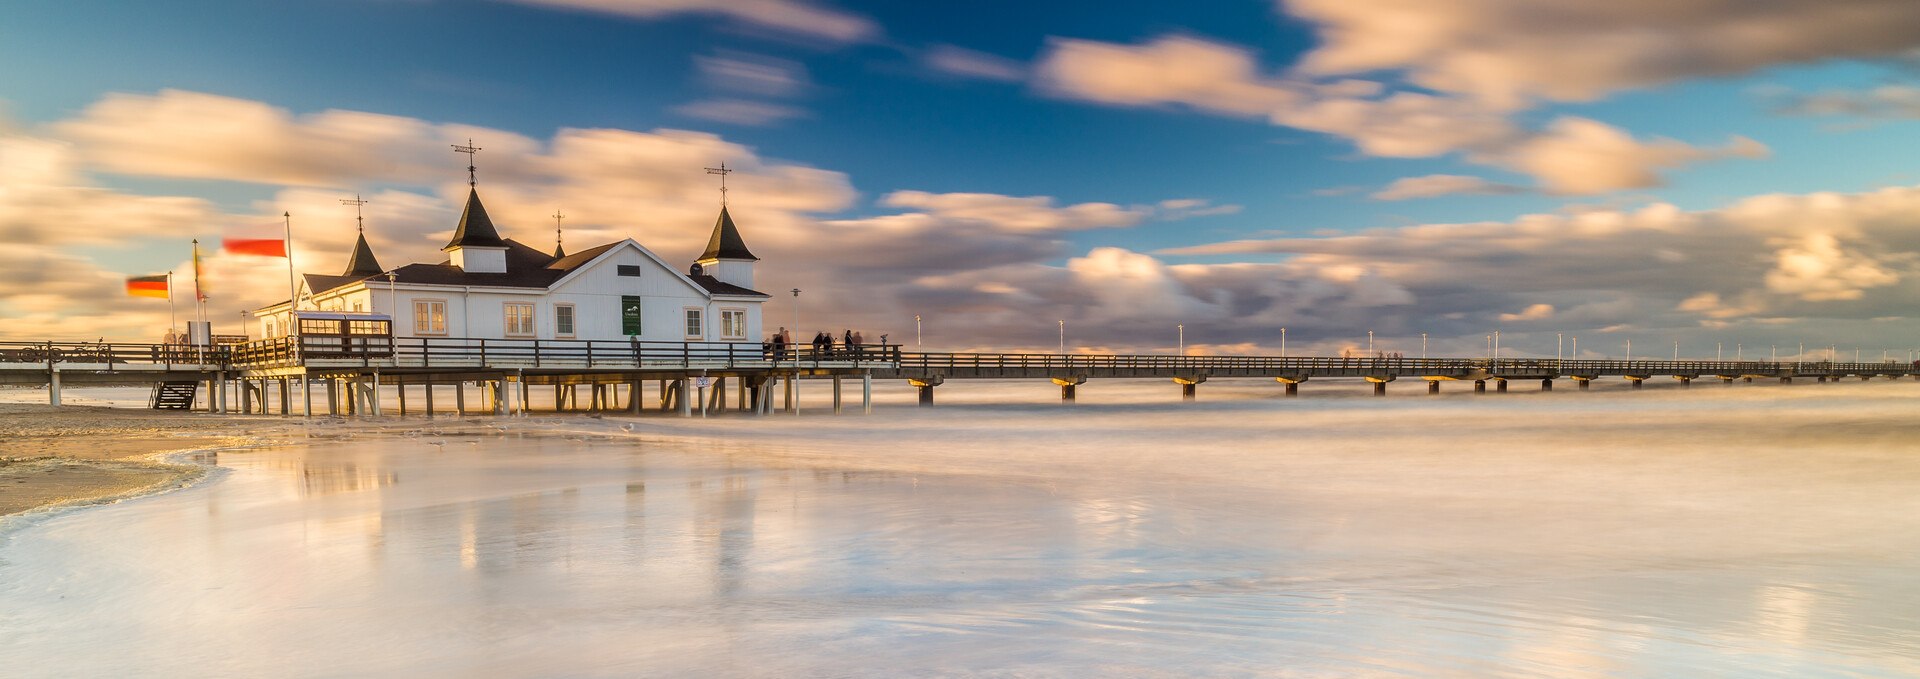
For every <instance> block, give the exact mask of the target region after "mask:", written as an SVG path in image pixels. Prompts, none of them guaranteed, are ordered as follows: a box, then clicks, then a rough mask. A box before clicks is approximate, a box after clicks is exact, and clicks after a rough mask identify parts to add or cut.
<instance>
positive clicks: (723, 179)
mask: <svg viewBox="0 0 1920 679" xmlns="http://www.w3.org/2000/svg"><path fill="white" fill-rule="evenodd" d="M707 174H717V175H720V207H726V206H727V175H730V174H733V170H729V169H727V163H726V162H725V161H721V163H720V167H709V168H707Z"/></svg>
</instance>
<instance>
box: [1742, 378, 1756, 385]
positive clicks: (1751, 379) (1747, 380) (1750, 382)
mask: <svg viewBox="0 0 1920 679" xmlns="http://www.w3.org/2000/svg"><path fill="white" fill-rule="evenodd" d="M1740 381H1741V382H1745V383H1747V384H1753V378H1752V377H1742V378H1740Z"/></svg>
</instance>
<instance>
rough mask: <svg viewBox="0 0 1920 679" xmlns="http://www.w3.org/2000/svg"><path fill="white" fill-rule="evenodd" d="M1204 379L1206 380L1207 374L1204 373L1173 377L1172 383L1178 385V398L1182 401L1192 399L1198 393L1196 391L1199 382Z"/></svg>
mask: <svg viewBox="0 0 1920 679" xmlns="http://www.w3.org/2000/svg"><path fill="white" fill-rule="evenodd" d="M1205 381H1207V376H1205V375H1194V376H1191V377H1175V378H1173V382H1174V384H1178V385H1180V400H1182V401H1191V400H1193V399H1194V397H1195V396H1197V395H1198V394H1197V392H1198V391H1199V387H1200V383H1201V382H1205Z"/></svg>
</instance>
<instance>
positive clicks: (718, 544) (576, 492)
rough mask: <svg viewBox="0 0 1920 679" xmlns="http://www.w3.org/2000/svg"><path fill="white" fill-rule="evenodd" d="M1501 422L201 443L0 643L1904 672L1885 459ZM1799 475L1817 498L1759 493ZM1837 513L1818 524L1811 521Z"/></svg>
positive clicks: (89, 536) (173, 649)
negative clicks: (909, 459) (1066, 445)
mask: <svg viewBox="0 0 1920 679" xmlns="http://www.w3.org/2000/svg"><path fill="white" fill-rule="evenodd" d="M1443 415H1445V416H1446V418H1453V417H1454V416H1453V414H1450V413H1446V414H1443ZM1137 416H1138V415H1137V413H1128V414H1125V415H1124V417H1125V418H1135V417H1137ZM1418 416H1419V414H1418V413H1415V414H1412V415H1407V416H1406V417H1407V418H1413V419H1417V417H1418ZM1235 417H1238V416H1235ZM1096 424H1104V426H1121V425H1122V423H1119V422H1116V421H1114V420H1106V421H1104V423H1100V422H1096ZM1213 424H1215V425H1216V426H1219V427H1230V426H1233V425H1232V423H1230V422H1215V423H1213ZM1332 424H1333V425H1334V426H1331V427H1330V430H1331V431H1338V432H1349V431H1351V429H1350V428H1343V427H1342V426H1340V423H1339V422H1334V423H1332ZM1091 427H1092V425H1089V428H1091ZM1082 434H1084V432H1082ZM1289 435H1290V436H1294V437H1297V436H1299V435H1300V433H1299V432H1289ZM926 436H927V437H928V438H929V439H941V438H942V437H945V436H946V434H945V433H936V434H928V435H926ZM1194 436H1195V437H1197V438H1202V439H1204V438H1206V437H1207V436H1211V434H1205V433H1198V434H1195V435H1194ZM1220 436H1221V438H1223V439H1226V438H1232V437H1228V436H1226V435H1220ZM1248 436H1249V434H1248V433H1247V432H1246V431H1245V430H1242V431H1241V432H1240V434H1239V437H1240V438H1241V439H1245V438H1246V437H1248ZM582 438H584V437H582ZM946 440H952V437H947V439H946ZM1233 442H1234V443H1237V444H1244V443H1245V441H1244V440H1236V441H1233ZM1201 443H1202V444H1204V443H1207V442H1206V441H1201ZM1523 443H1524V445H1522V446H1519V447H1518V449H1509V450H1494V451H1482V452H1480V453H1477V454H1476V456H1467V455H1463V454H1460V453H1457V452H1455V451H1452V450H1446V451H1435V450H1434V449H1432V448H1424V447H1418V446H1412V445H1405V444H1404V442H1402V443H1401V445H1400V446H1399V447H1395V446H1393V445H1386V444H1381V445H1378V446H1377V447H1374V448H1369V449H1364V450H1362V451H1361V452H1355V449H1341V450H1338V451H1334V452H1327V453H1324V454H1321V453H1315V452H1313V451H1312V450H1311V449H1309V448H1300V447H1293V448H1286V449H1283V448H1282V447H1281V446H1278V445H1273V444H1271V442H1270V441H1269V442H1268V444H1267V445H1266V447H1265V448H1264V449H1263V455H1261V456H1229V455H1224V454H1214V455H1212V456H1210V457H1205V458H1203V459H1202V461H1203V462H1204V464H1198V463H1195V462H1192V461H1173V462H1166V463H1160V464H1158V465H1157V466H1155V465H1153V464H1149V463H1147V462H1143V461H1142V460H1144V459H1146V458H1143V457H1141V456H1138V455H1135V453H1136V452H1138V451H1136V450H1134V449H1132V448H1131V447H1130V446H1132V445H1134V443H1133V442H1132V441H1131V440H1130V439H1129V438H1128V437H1126V436H1122V435H1108V436H1107V438H1105V439H1103V440H1101V445H1100V446H1099V449H1098V457H1097V458H1095V459H1097V460H1098V464H1087V465H1081V466H1075V467H1072V468H1071V470H1070V471H1071V472H1072V473H1057V472H1048V471H1047V470H1042V469H1035V468H1032V467H1018V464H1019V462H1018V461H1015V462H1011V463H1009V462H1006V461H1004V460H1000V459H995V460H994V461H993V462H994V466H1004V467H1009V468H1017V469H1019V470H1020V472H1021V473H1019V474H988V473H980V472H977V471H975V472H959V471H953V470H947V469H940V468H935V467H937V466H938V465H935V464H932V463H928V464H927V465H926V468H920V469H914V468H909V467H906V466H904V465H903V466H899V467H893V468H887V469H860V468H849V467H847V466H845V465H836V464H832V463H829V462H822V463H801V462H794V461H790V460H789V461H783V458H777V457H773V456H769V455H767V454H764V453H755V452H753V446H752V445H749V444H745V443H736V444H735V445H734V446H733V447H721V446H718V445H716V446H713V447H711V448H707V447H700V448H687V449H679V448H670V447H664V446H661V445H658V444H632V443H622V442H606V443H595V442H590V441H585V440H582V441H566V440H552V439H540V438H526V439H519V438H509V437H488V438H484V439H481V440H480V443H479V444H478V445H474V446H465V445H460V446H448V447H447V450H445V451H439V450H430V449H428V448H427V447H426V446H425V444H423V443H421V442H419V441H412V440H399V441H368V440H365V439H360V440H356V441H354V442H353V443H351V444H330V445H331V446H333V447H319V448H287V449H276V450H266V451H256V452H249V453H244V454H230V455H226V456H222V457H221V458H220V462H221V463H222V464H224V465H227V466H230V467H232V468H233V469H234V473H232V474H230V475H228V476H227V477H226V478H225V479H223V480H221V481H220V482H218V483H213V484H208V485H205V486H201V487H198V488H195V489H193V490H190V491H187V492H181V493H175V494H171V495H166V496H161V497H157V498H152V499H149V500H144V501H141V502H136V503H128V504H124V505H118V506H113V507H107V508H102V509H99V510H94V511H88V512H83V513H78V514H73V515H70V516H66V517H63V518H61V519H58V520H56V521H52V522H48V523H47V524H45V525H43V526H39V527H36V528H34V529H32V530H28V531H23V532H20V533H18V534H16V535H14V536H13V537H12V538H11V539H10V541H9V542H8V543H7V544H6V545H5V546H4V547H0V556H4V557H5V561H4V562H0V630H4V631H6V632H8V633H7V634H0V667H7V668H20V667H27V668H35V669H36V670H37V669H39V668H53V669H55V670H58V671H47V672H36V671H29V672H26V673H24V674H23V675H21V676H53V675H56V674H58V675H78V676H112V675H123V674H140V675H143V676H186V675H192V676H201V675H204V674H209V673H212V674H227V675H256V676H264V675H275V676H283V675H287V674H301V673H309V674H323V675H334V676H338V675H406V676H422V675H442V676H459V675H475V674H486V675H495V676H550V675H601V674H604V675H612V676H625V675H632V674H654V675H663V676H671V675H694V674H698V675H713V674H720V675H728V674H746V675H808V674H813V675H862V676H897V675H900V674H912V673H915V672H922V673H933V674H1034V675H1130V676H1135V675H1164V676H1188V675H1262V674H1285V673H1296V674H1300V675H1303V676H1352V675H1362V676H1365V675H1406V676H1476V677H1478V676H1492V677H1500V676H1574V677H1579V676H1724V675H1743V676H1807V675H1840V676H1901V675H1908V674H1913V673H1920V665H1916V661H1915V660H1914V659H1915V658H1920V633H1916V630H1920V612H1916V611H1915V609H1914V608H1913V607H1912V606H1911V605H1910V604H1909V603H1908V602H1910V601H1913V600H1916V598H1917V597H1920V582H1916V581H1915V579H1914V578H1912V577H1911V573H1912V572H1914V568H1915V567H1920V531H1915V530H1910V529H1912V528H1914V527H1915V522H1914V521H1913V520H1912V519H1911V518H1910V517H1907V516H1906V515H1897V516H1892V515H1890V516H1892V518H1885V519H1875V520H1873V521H1864V520H1859V519H1862V518H1863V517H1877V516H1880V515H1881V514H1882V513H1884V512H1885V511H1886V510H1888V509H1890V508H1898V507H1902V506H1911V500H1910V499H1907V498H1909V497H1911V495H1903V492H1905V491H1911V490H1914V489H1915V485H1914V484H1912V483H1908V484H1906V485H1901V484H1896V483H1890V482H1889V481H1886V479H1905V480H1908V481H1912V480H1920V462H1916V461H1914V460H1910V459H1903V458H1899V457H1897V456H1884V457H1878V458H1873V459H1875V460H1879V461H1878V462H1873V463H1872V464H1876V465H1880V466H1879V467H1878V469H1877V471H1878V472H1879V473H1877V474H1869V473H1867V472H1868V471H1869V470H1868V469H1867V468H1855V469H1852V470H1850V471H1849V473H1847V474H1832V475H1829V476H1828V477H1825V478H1827V480H1826V481H1822V480H1821V478H1823V477H1820V476H1818V475H1812V474H1806V473H1803V471H1804V470H1801V469H1799V468H1797V467H1796V466H1795V465H1799V464H1802V463H1803V462H1802V461H1801V457H1789V456H1782V459H1783V460H1785V461H1783V462H1778V463H1779V464H1781V465H1783V466H1784V467H1785V470H1784V471H1781V472H1779V473H1778V475H1777V476H1776V475H1774V474H1773V473H1764V474H1763V473H1760V472H1756V471H1754V469H1753V466H1754V465H1756V464H1758V463H1759V462H1761V461H1766V462H1769V463H1770V464H1771V463H1774V461H1773V460H1772V458H1767V457H1764V456H1763V455H1760V454H1756V453H1753V452H1751V451H1742V452H1741V453H1740V454H1739V457H1728V456H1723V455H1709V454H1704V453H1697V452H1696V453H1693V454H1691V455H1688V454H1681V453H1677V452H1674V451H1663V453H1662V454H1660V455H1647V456H1644V457H1637V458H1636V457H1625V455H1626V454H1624V453H1617V454H1616V457H1615V458H1613V459H1611V460H1609V461H1608V464H1611V465H1615V466H1606V465H1602V464H1599V463H1597V462H1595V461H1594V460H1593V459H1589V458H1588V457H1581V456H1574V455H1571V454H1567V455H1564V456H1563V455H1562V454H1561V453H1560V451H1553V450H1549V451H1546V452H1541V451H1540V449H1539V448H1538V447H1537V446H1535V445H1534V442H1523ZM953 445H954V446H956V447H964V446H972V447H973V448H972V449H973V450H974V451H975V453H974V454H976V455H979V456H981V457H983V458H986V457H988V456H990V455H993V454H997V451H998V450H999V449H998V448H994V447H993V446H995V445H998V440H997V439H993V438H990V437H989V438H984V439H981V440H973V441H954V442H953ZM1141 445H1142V448H1141V449H1140V450H1142V451H1144V450H1148V449H1150V446H1147V444H1141ZM1195 449H1196V450H1203V451H1204V450H1210V449H1213V448H1209V447H1207V446H1204V445H1198V446H1196V448H1195ZM1217 449H1219V450H1227V448H1226V447H1224V446H1221V447H1219V448H1217ZM1282 450H1286V451H1288V452H1285V453H1283V452H1280V451H1282ZM1329 450H1330V451H1331V450H1332V449H1329ZM981 451H994V452H981ZM1162 452H1164V451H1162ZM1108 464H1111V465H1116V466H1124V467H1125V468H1127V469H1128V473H1127V474H1123V475H1122V474H1109V473H1105V472H1104V467H1103V465H1108ZM1854 464H1858V465H1867V464H1868V463H1867V462H1862V461H1860V460H1858V459H1856V460H1854ZM1205 474H1218V477H1214V478H1206V477H1203V476H1202V475H1205ZM1736 475H1746V476H1745V477H1743V478H1738V479H1737V482H1736V480H1735V479H1730V477H1731V476H1736ZM1861 478H1871V479H1877V480H1876V481H1875V482H1874V483H1875V484H1882V485H1862V483H1861V481H1860V480H1859V479H1861ZM402 479H405V481H406V482H405V483H401V482H400V481H401V480H402ZM1665 479H1680V480H1673V481H1667V480H1665ZM1789 479H1791V480H1793V481H1795V483H1788V482H1787V481H1788V480H1789ZM1821 483H1830V484H1841V483H1844V484H1846V485H1826V486H1819V485H1817V484H1821ZM1676 490H1678V491H1684V492H1675V491H1676ZM1807 494H1817V495H1818V496H1819V497H1820V498H1822V499H1823V500H1824V501H1825V502H1824V503H1818V504H1808V503H1802V504H1801V505H1797V506H1793V507H1791V508H1790V509H1781V508H1778V507H1776V505H1781V504H1782V503H1781V502H1780V501H1781V499H1782V498H1784V497H1794V496H1803V495H1807ZM216 508H217V509H218V511H213V510H214V509H216ZM1841 516H1846V517H1853V518H1855V519H1856V522H1855V523H1853V524H1850V525H1852V526H1853V528H1852V529H1850V531H1848V532H1840V531H1835V530H1833V528H1832V526H1835V525H1842V522H1839V521H1835V520H1834V519H1835V518H1836V517H1841ZM1651 525H1658V527H1659V530H1657V531H1651V530H1647V527H1648V526H1651ZM1822 530H1824V531H1825V532H1822ZM1789 547H1790V548H1789ZM187 612H191V614H190V615H189V614H188V613H187ZM128 639H137V640H138V643H137V644H128V643H125V640H128ZM102 648H114V649H129V650H124V651H117V652H112V653H100V652H98V649H102ZM288 668H320V669H315V670H312V671H303V670H300V669H295V670H293V671H289V669H288ZM7 674H8V675H9V676H14V674H15V673H13V672H11V671H9V672H7Z"/></svg>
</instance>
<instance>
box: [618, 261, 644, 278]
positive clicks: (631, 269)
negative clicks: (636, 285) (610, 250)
mask: <svg viewBox="0 0 1920 679" xmlns="http://www.w3.org/2000/svg"><path fill="white" fill-rule="evenodd" d="M614 273H617V274H619V275H622V276H634V277H638V276H639V275H640V265H638V264H620V265H617V266H616V267H615V271H614Z"/></svg>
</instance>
